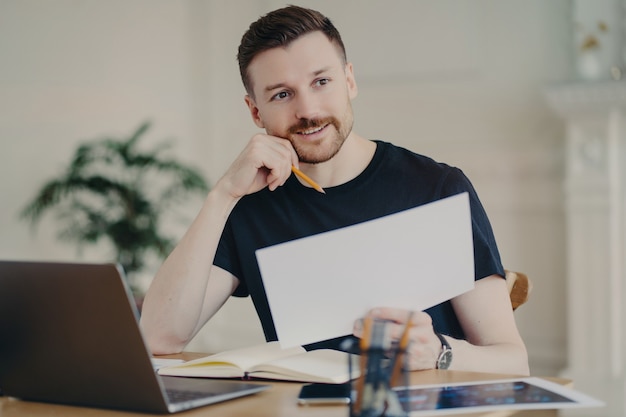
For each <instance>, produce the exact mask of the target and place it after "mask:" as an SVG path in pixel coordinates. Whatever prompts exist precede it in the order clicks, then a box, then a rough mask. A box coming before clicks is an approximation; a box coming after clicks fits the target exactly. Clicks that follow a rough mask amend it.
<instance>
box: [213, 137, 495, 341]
mask: <svg viewBox="0 0 626 417" xmlns="http://www.w3.org/2000/svg"><path fill="white" fill-rule="evenodd" d="M376 145H377V146H376V152H375V154H374V157H373V158H372V161H371V162H370V164H369V165H368V166H367V168H366V169H365V170H364V171H363V172H362V173H361V174H360V175H359V176H357V177H356V178H354V179H353V180H351V181H348V182H347V183H345V184H341V185H338V186H336V187H326V188H324V191H325V192H326V194H321V193H318V192H317V191H315V190H314V189H312V188H309V187H306V186H304V185H302V184H301V183H300V182H299V181H298V180H297V178H295V177H294V176H293V175H292V176H291V177H290V178H289V179H288V180H287V182H286V183H285V185H284V186H282V187H279V188H278V189H277V190H275V191H269V189H267V188H265V189H263V190H261V191H259V192H257V193H254V194H251V195H248V196H245V197H243V198H242V199H241V200H240V201H239V202H238V203H237V205H236V206H235V208H234V209H233V211H232V213H231V214H230V217H229V219H228V222H227V224H226V227H225V229H224V232H223V234H222V237H221V240H220V243H219V246H218V249H217V253H216V255H215V259H214V262H213V263H214V264H215V265H217V266H219V267H220V268H223V269H225V270H227V271H229V272H230V273H232V274H233V275H234V276H236V277H237V278H238V279H239V281H240V285H239V287H238V288H237V289H236V290H235V293H234V295H235V296H247V295H250V296H251V297H252V301H253V303H254V306H255V309H256V311H257V314H258V316H259V319H260V321H261V325H262V327H263V331H264V333H265V338H266V339H267V340H268V341H271V340H277V337H276V329H275V327H274V322H273V320H272V317H271V313H270V309H269V305H268V301H267V296H266V294H265V290H264V288H263V282H262V279H261V274H260V272H259V267H258V263H257V260H256V256H255V251H256V250H257V249H260V248H264V247H267V246H271V245H275V244H278V243H283V242H287V241H290V240H293V239H298V238H302V237H305V236H310V235H314V234H318V233H322V232H326V231H329V230H334V229H338V228H341V227H345V226H350V225H353V224H357V223H361V222H364V221H367V220H371V219H375V218H378V217H381V216H385V215H388V214H392V213H397V212H399V211H402V210H406V209H409V208H413V207H417V206H420V205H422V204H426V203H430V202H432V201H436V200H439V199H441V198H445V197H449V196H452V195H456V194H459V193H463V192H468V193H469V200H470V208H471V217H472V231H473V238H474V265H475V266H474V269H475V279H477V280H478V279H481V278H484V277H487V276H490V275H493V274H497V275H501V276H504V269H503V267H502V263H501V261H500V254H499V253H498V248H497V246H496V241H495V238H494V235H493V231H492V229H491V225H490V223H489V219H488V218H487V215H486V213H485V211H484V209H483V207H482V205H481V203H480V201H479V199H478V196H477V195H476V192H475V190H474V188H473V186H472V184H471V183H470V181H469V179H468V178H467V177H466V176H465V175H464V174H463V172H462V171H461V170H459V169H458V168H454V167H450V166H448V165H446V164H442V163H438V162H435V161H434V160H432V159H431V158H428V157H425V156H422V155H418V154H416V153H413V152H411V151H408V150H406V149H403V148H401V147H397V146H395V145H392V144H390V143H387V142H382V141H376ZM294 279H298V275H297V274H294ZM391 307H392V306H391ZM320 308H324V307H323V305H320ZM426 311H427V312H428V313H429V314H430V315H431V317H432V319H433V325H434V327H435V329H436V330H437V331H438V332H440V333H443V334H447V335H450V336H452V337H455V338H460V339H464V338H465V335H464V333H463V330H462V329H461V326H460V324H459V322H458V320H457V317H456V315H455V313H454V310H453V309H452V305H451V303H450V302H449V301H447V302H444V303H441V304H439V305H437V306H435V307H432V308H430V309H428V310H426ZM312 347H314V348H318V347H337V340H333V341H329V342H327V343H320V344H315V345H312Z"/></svg>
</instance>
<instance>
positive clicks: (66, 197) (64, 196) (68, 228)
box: [21, 122, 209, 292]
mask: <svg viewBox="0 0 626 417" xmlns="http://www.w3.org/2000/svg"><path fill="white" fill-rule="evenodd" d="M149 127H150V123H147V122H146V123H143V124H142V125H141V126H140V127H139V128H138V129H137V130H136V131H135V132H134V133H133V134H132V135H131V136H130V137H129V138H127V139H112V138H104V139H100V140H95V141H87V142H84V143H81V144H80V145H79V146H78V148H77V149H76V151H75V153H74V156H73V157H72V160H71V162H70V164H69V166H68V167H67V169H66V170H65V172H64V173H63V174H61V175H60V176H59V177H57V178H53V179H51V180H49V181H48V182H46V183H45V184H44V185H43V186H42V187H41V189H40V190H39V191H38V192H37V194H36V196H35V197H34V199H33V200H32V201H30V202H29V203H28V204H27V205H26V206H25V208H24V209H23V210H22V212H21V216H22V218H24V219H26V220H28V221H30V223H31V224H32V225H35V224H36V223H37V222H38V221H39V220H40V219H41V217H42V216H43V215H44V214H45V213H47V212H50V211H52V212H54V213H55V214H56V218H57V220H58V222H59V232H58V236H59V238H60V239H61V240H64V241H68V242H73V243H75V244H76V245H77V246H78V248H79V249H80V248H81V247H82V246H83V245H86V244H87V245H89V244H96V243H98V242H100V241H101V240H108V241H109V242H110V243H111V244H112V245H113V247H114V248H115V252H116V253H115V261H117V262H119V263H120V264H121V265H122V266H123V268H124V270H125V271H126V273H127V276H128V278H129V285H130V287H131V289H133V291H134V292H137V291H138V290H139V288H138V287H137V282H135V277H136V275H137V273H138V272H140V271H142V270H143V269H144V267H145V266H146V262H147V257H148V256H149V255H157V256H158V257H159V258H164V257H165V256H167V254H168V253H169V252H170V251H171V249H172V248H173V245H174V239H173V238H172V237H171V236H169V235H168V234H166V232H165V231H164V230H163V224H162V223H164V218H166V217H168V218H169V217H173V216H172V214H174V213H175V212H176V209H177V208H178V207H181V203H182V202H183V201H184V200H185V199H187V198H189V197H190V196H192V195H193V194H200V193H201V194H203V195H204V194H206V192H207V191H208V189H209V187H208V185H207V183H206V181H205V180H204V179H203V177H202V175H201V174H200V172H199V171H197V170H196V169H194V168H193V167H190V166H187V165H185V164H183V163H181V162H178V161H177V160H175V159H174V158H172V157H170V156H168V155H167V154H166V153H165V151H166V150H167V149H168V148H169V145H170V144H169V143H168V142H163V143H161V144H159V145H157V146H155V147H154V148H152V149H150V150H148V151H141V150H140V149H138V144H139V141H140V139H141V138H142V136H143V135H144V134H145V133H146V131H147V130H148V128H149Z"/></svg>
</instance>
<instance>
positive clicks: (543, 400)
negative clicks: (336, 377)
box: [398, 378, 604, 417]
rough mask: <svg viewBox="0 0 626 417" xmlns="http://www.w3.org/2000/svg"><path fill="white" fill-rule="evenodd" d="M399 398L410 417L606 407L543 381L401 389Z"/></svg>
mask: <svg viewBox="0 0 626 417" xmlns="http://www.w3.org/2000/svg"><path fill="white" fill-rule="evenodd" d="M398 397H399V399H400V402H401V404H402V406H403V408H404V409H405V410H407V411H409V413H410V416H411V417H418V416H422V415H429V416H436V415H440V414H446V415H448V414H458V413H475V412H489V411H496V410H515V409H517V410H532V409H562V408H586V407H601V406H603V405H604V404H603V403H602V402H601V401H598V400H596V399H594V398H591V397H589V396H587V395H585V394H583V393H581V392H578V391H575V390H573V389H570V388H567V387H564V386H562V385H559V384H556V383H553V382H550V381H547V380H545V379H541V378H519V379H502V380H493V381H476V382H465V383H454V384H437V385H418V386H411V387H401V388H398Z"/></svg>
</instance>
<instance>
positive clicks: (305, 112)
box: [295, 92, 320, 120]
mask: <svg viewBox="0 0 626 417" xmlns="http://www.w3.org/2000/svg"><path fill="white" fill-rule="evenodd" d="M295 104H296V107H295V117H296V119H298V120H300V119H316V118H318V117H319V116H320V110H319V103H318V100H317V99H316V98H315V96H314V94H311V93H308V92H307V93H300V94H298V96H297V98H296V103H295Z"/></svg>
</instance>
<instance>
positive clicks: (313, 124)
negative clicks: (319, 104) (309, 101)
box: [287, 117, 339, 135]
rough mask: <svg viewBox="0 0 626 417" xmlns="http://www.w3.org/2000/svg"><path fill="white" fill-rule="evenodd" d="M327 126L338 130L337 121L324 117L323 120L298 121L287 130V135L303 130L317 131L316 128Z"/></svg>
mask: <svg viewBox="0 0 626 417" xmlns="http://www.w3.org/2000/svg"><path fill="white" fill-rule="evenodd" d="M328 124H331V125H333V126H335V127H336V128H339V121H338V120H337V119H336V118H334V117H325V118H323V119H300V120H299V121H298V123H296V124H295V125H293V126H291V127H290V128H289V129H288V130H287V133H289V134H292V135H294V134H297V133H300V132H302V131H305V130H311V129H317V128H318V127H322V126H326V125H328Z"/></svg>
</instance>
